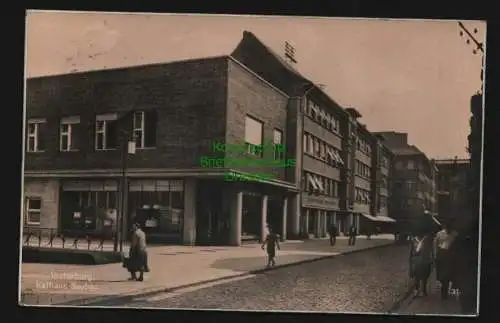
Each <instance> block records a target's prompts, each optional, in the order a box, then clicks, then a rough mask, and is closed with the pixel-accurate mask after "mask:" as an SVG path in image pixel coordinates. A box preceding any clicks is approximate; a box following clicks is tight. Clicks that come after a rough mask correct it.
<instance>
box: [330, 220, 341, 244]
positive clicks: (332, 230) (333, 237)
mask: <svg viewBox="0 0 500 323" xmlns="http://www.w3.org/2000/svg"><path fill="white" fill-rule="evenodd" d="M328 233H329V234H330V246H334V245H335V243H336V242H337V235H338V234H339V230H338V229H337V226H336V225H335V223H333V224H332V225H331V226H330V230H329V232H328Z"/></svg>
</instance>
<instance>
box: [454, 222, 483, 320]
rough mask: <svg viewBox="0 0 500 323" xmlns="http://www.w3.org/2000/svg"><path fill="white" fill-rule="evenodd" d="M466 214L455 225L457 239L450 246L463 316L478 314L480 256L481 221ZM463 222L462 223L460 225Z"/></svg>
mask: <svg viewBox="0 0 500 323" xmlns="http://www.w3.org/2000/svg"><path fill="white" fill-rule="evenodd" d="M470 214H474V213H472V212H470V213H469V214H467V213H466V214H465V215H464V216H463V217H462V218H461V221H457V223H455V225H454V226H455V227H456V231H457V232H458V234H457V237H456V239H455V241H454V242H453V244H452V245H451V246H450V249H449V252H450V254H451V255H450V258H451V259H452V261H453V265H452V267H453V268H454V272H453V278H452V287H453V288H454V289H455V288H457V289H458V291H459V302H460V307H461V309H462V314H467V315H471V314H477V311H478V306H477V283H478V269H479V268H478V256H479V251H480V250H479V220H478V217H477V216H475V217H471V216H470ZM460 222H461V223H460Z"/></svg>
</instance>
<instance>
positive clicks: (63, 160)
mask: <svg viewBox="0 0 500 323" xmlns="http://www.w3.org/2000/svg"><path fill="white" fill-rule="evenodd" d="M227 67H228V58H227V57H219V58H212V59H200V60H192V61H184V62H174V63H171V64H164V65H150V66H140V67H132V68H124V69H116V70H104V71H95V72H87V73H78V74H71V75H61V76H53V77H42V78H34V79H30V80H28V87H27V97H28V99H27V118H34V117H44V118H46V119H47V123H48V126H47V133H46V134H45V137H44V138H45V140H46V143H45V147H46V151H45V152H40V153H36V152H35V153H26V162H25V169H26V170H62V169H110V168H115V169H116V168H119V167H120V165H121V163H120V159H121V157H120V156H121V155H120V149H116V150H111V151H95V149H94V123H95V115H96V114H99V113H109V112H118V113H121V114H123V113H124V112H126V111H129V110H132V109H136V110H150V109H154V110H156V111H157V113H158V123H157V135H156V136H157V138H156V139H157V140H156V142H157V145H156V148H154V149H144V150H140V151H139V150H138V151H137V153H136V154H135V155H133V156H130V161H129V167H131V168H184V169H185V168H192V167H199V156H200V155H203V154H205V153H208V152H209V150H210V146H209V145H207V144H204V143H206V142H207V141H210V140H220V141H222V140H223V139H224V133H225V126H226V125H225V122H224V120H225V116H226V101H227V87H226V84H227ZM64 116H80V119H81V121H80V124H79V125H78V126H77V128H76V130H75V131H76V132H77V133H76V137H77V138H82V139H83V140H82V141H81V142H80V143H79V147H78V149H79V150H78V151H75V152H60V151H59V121H60V119H61V118H62V117H64Z"/></svg>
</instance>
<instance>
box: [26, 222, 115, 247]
mask: <svg viewBox="0 0 500 323" xmlns="http://www.w3.org/2000/svg"><path fill="white" fill-rule="evenodd" d="M115 235H116V233H115V232H95V231H88V232H87V231H85V230H64V231H61V230H59V229H55V228H39V227H37V228H32V227H25V228H23V246H27V247H38V248H62V249H77V250H78V249H79V250H96V251H112V250H113V241H114V239H115Z"/></svg>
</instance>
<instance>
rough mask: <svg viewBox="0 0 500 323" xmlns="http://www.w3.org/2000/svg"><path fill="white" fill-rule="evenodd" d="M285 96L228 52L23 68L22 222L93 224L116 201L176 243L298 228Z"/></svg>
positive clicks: (90, 227) (232, 240)
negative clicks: (72, 69)
mask: <svg viewBox="0 0 500 323" xmlns="http://www.w3.org/2000/svg"><path fill="white" fill-rule="evenodd" d="M293 104H296V103H295V101H294V100H293V99H290V97H289V96H288V95H287V94H286V93H284V92H283V91H281V90H279V89H278V88H276V87H275V86H273V85H272V84H270V83H269V82H267V81H265V80H264V79H263V78H262V77H260V76H258V75H257V74H255V73H254V72H252V71H251V70H249V69H248V68H247V67H246V66H245V65H243V64H242V63H240V62H239V61H238V60H236V59H235V58H233V57H231V56H222V57H214V58H203V59H195V60H189V61H181V62H173V63H168V64H155V65H147V66H135V67H128V68H119V69H112V70H100V71H91V72H83V73H76V74H69V75H56V76H47V77H38V78H32V79H29V80H28V82H27V130H26V132H27V133H26V155H25V172H24V178H25V185H24V190H25V197H26V204H25V210H26V212H25V221H24V224H25V226H28V227H40V228H57V229H59V230H60V231H71V232H75V231H79V230H80V231H81V230H85V231H87V232H94V233H98V232H100V231H101V230H102V228H103V227H104V226H106V225H110V223H111V225H112V226H113V225H114V226H115V229H116V223H117V222H118V221H117V220H118V219H119V218H120V216H119V215H120V214H121V211H123V213H124V221H123V226H124V227H128V226H129V225H130V222H131V219H133V218H134V217H135V216H137V215H138V214H141V215H144V216H146V217H147V221H146V227H147V228H146V230H147V231H148V236H149V237H157V238H158V239H162V240H164V241H174V242H177V243H185V244H193V243H197V242H199V243H202V242H203V243H205V242H218V243H224V244H227V243H229V244H233V245H237V244H240V243H241V240H242V237H243V238H244V236H245V235H246V236H250V237H252V236H257V237H262V236H263V232H265V226H266V223H272V224H273V226H274V228H275V229H276V230H277V231H278V232H279V233H281V234H282V236H284V238H285V237H286V233H287V230H286V227H287V223H288V224H289V225H290V226H291V227H292V229H291V231H292V232H293V231H294V229H293V223H296V224H297V227H296V229H295V232H296V233H298V221H299V220H298V212H299V211H300V209H298V208H295V209H294V207H293V206H294V203H293V200H294V199H295V200H297V201H298V200H299V199H300V196H298V195H297V191H298V188H297V184H296V183H295V178H294V174H295V164H294V162H295V155H294V154H293V151H292V150H286V149H285V150H279V151H278V150H277V147H283V146H280V145H284V147H287V139H286V138H287V135H288V133H287V131H288V130H289V129H288V127H287V123H288V119H287V109H288V108H289V105H293ZM292 133H293V128H292ZM120 134H122V135H123V134H126V135H127V136H126V137H125V136H121V135H120ZM129 140H133V141H135V146H136V150H135V154H127V151H126V149H125V147H127V145H128V141H129ZM267 142H271V143H273V144H274V145H272V146H267V145H264V143H267ZM241 147H243V149H240V148H241ZM262 147H265V148H264V149H263V148H262ZM268 148H269V149H268ZM287 149H288V148H287ZM122 157H123V158H122ZM241 160H244V162H238V161H241ZM263 161H265V162H270V163H271V162H277V161H279V162H284V163H285V164H286V166H287V167H280V166H276V167H272V166H269V165H267V164H266V165H264V164H263ZM124 162H125V163H124ZM255 173H266V174H267V175H266V176H260V177H259V178H257V179H255V180H254V181H242V180H236V179H235V177H237V176H240V177H239V178H240V179H241V178H242V177H241V176H244V175H249V174H255ZM228 177H230V178H229V179H228ZM124 178H125V180H123V179H124ZM121 197H123V198H122V199H121ZM289 200H290V201H292V203H288V201H289ZM122 201H123V203H122ZM255 201H259V203H257V205H258V207H257V208H255V207H253V206H254V205H255V204H256V203H255ZM294 211H295V214H296V216H295V218H293V216H292V218H288V219H287V215H288V214H289V213H290V214H292V213H293V212H294ZM294 219H295V220H294ZM287 220H288V221H287ZM294 221H295V222H294ZM290 223H291V224H290Z"/></svg>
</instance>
